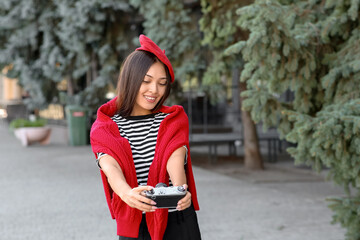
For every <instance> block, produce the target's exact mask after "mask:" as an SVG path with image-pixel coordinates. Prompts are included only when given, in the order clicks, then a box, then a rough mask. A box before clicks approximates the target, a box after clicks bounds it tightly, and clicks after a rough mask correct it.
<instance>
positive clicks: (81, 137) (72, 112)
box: [65, 105, 88, 146]
mask: <svg viewBox="0 0 360 240" xmlns="http://www.w3.org/2000/svg"><path fill="white" fill-rule="evenodd" d="M65 113H66V119H67V124H68V135H69V136H68V138H69V143H70V145H72V146H81V145H87V143H88V132H87V116H86V114H87V109H86V108H84V107H82V106H77V105H68V106H66V107H65Z"/></svg>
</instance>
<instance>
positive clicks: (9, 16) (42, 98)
mask: <svg viewBox="0 0 360 240" xmlns="http://www.w3.org/2000/svg"><path fill="white" fill-rule="evenodd" d="M54 7H55V6H54V4H53V3H52V2H51V1H50V2H49V1H42V0H38V1H35V0H30V1H23V0H13V1H12V0H4V1H1V3H0V22H1V25H0V32H1V40H2V41H1V43H0V67H1V69H2V68H3V67H4V66H6V65H9V66H11V68H10V71H9V72H8V76H9V77H12V78H19V82H20V84H21V85H22V86H23V88H24V90H25V91H27V92H28V93H29V94H30V95H31V96H32V98H31V99H26V100H25V101H26V103H27V104H28V105H29V108H30V109H34V108H36V107H42V106H44V105H45V103H46V102H50V101H51V100H52V96H53V95H54V89H56V84H55V81H52V80H51V79H49V78H48V77H47V75H46V74H45V73H44V72H43V66H44V64H48V61H47V55H49V54H51V52H52V51H53V50H54V46H52V45H51V43H50V42H51V41H52V39H53V38H54V31H53V29H54V24H53V23H54V22H56V21H57V20H58V16H57V15H56V14H49V13H52V12H53V10H54ZM45 23H46V24H45Z"/></svg>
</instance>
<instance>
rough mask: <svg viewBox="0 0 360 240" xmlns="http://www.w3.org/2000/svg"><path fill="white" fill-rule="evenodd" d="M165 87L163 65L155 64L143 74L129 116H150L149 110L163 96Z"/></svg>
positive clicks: (165, 80)
mask: <svg viewBox="0 0 360 240" xmlns="http://www.w3.org/2000/svg"><path fill="white" fill-rule="evenodd" d="M166 85H167V79H166V72H165V68H164V65H163V64H162V63H160V62H155V63H154V64H153V65H151V67H150V68H149V71H148V72H147V73H146V74H145V77H144V80H143V82H142V84H141V86H140V89H139V92H138V94H137V97H136V102H135V105H134V108H133V110H132V112H131V116H140V115H147V114H151V110H152V109H153V108H155V106H156V104H157V103H158V102H159V101H160V99H161V98H162V97H163V96H164V94H165V90H166Z"/></svg>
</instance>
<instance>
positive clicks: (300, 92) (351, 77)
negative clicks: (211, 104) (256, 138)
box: [226, 0, 360, 240]
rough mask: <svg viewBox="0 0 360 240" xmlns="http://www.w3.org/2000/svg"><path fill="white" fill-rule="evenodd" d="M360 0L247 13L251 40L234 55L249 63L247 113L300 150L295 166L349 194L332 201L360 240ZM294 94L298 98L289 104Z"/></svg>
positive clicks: (262, 3) (242, 19)
mask: <svg viewBox="0 0 360 240" xmlns="http://www.w3.org/2000/svg"><path fill="white" fill-rule="evenodd" d="M359 5H360V1H358V0H353V1H335V0H326V1H316V0H312V1H300V0H299V1H286V0H283V1H276V0H257V1H255V2H254V4H252V5H249V6H246V7H243V8H240V9H239V10H238V11H237V13H238V15H239V16H238V19H237V25H238V27H239V28H241V29H243V30H247V31H249V33H250V34H249V37H248V39H246V40H241V41H238V42H237V43H235V44H233V45H232V46H231V47H229V48H228V49H227V50H226V54H227V55H229V56H233V55H237V54H239V53H240V54H241V56H242V58H243V59H244V61H245V65H244V70H243V71H242V73H241V81H243V82H246V84H247V87H248V90H247V91H246V92H244V93H243V96H244V97H246V100H245V102H244V107H245V108H246V109H247V110H249V111H250V112H251V115H252V118H253V119H254V120H255V121H257V122H258V121H262V122H263V123H264V126H265V127H270V126H275V127H277V128H278V131H279V133H280V134H281V136H282V137H285V138H286V139H287V140H288V141H290V142H293V143H295V144H296V146H295V147H292V148H289V149H288V152H289V153H290V154H291V155H292V156H293V157H294V159H295V163H296V164H300V163H305V164H308V165H310V166H312V167H313V168H314V169H316V170H317V171H320V170H321V169H322V168H323V167H326V168H329V169H330V173H329V177H330V178H331V179H333V180H334V181H335V182H336V183H337V184H339V185H341V186H343V187H344V189H345V194H346V196H345V197H339V198H336V199H330V201H331V205H330V207H331V208H332V209H333V210H334V211H335V214H334V218H333V219H334V222H335V223H336V222H338V223H341V225H342V226H343V227H345V228H346V229H347V234H346V239H349V240H358V239H360V147H359V146H360V145H359V144H360V131H359V130H360V78H359V77H360V47H359V46H360V25H359ZM288 91H290V92H291V93H292V94H293V99H292V100H289V101H285V100H283V98H282V97H281V96H282V95H283V94H284V93H286V92H288Z"/></svg>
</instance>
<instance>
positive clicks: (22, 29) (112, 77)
mask: <svg viewBox="0 0 360 240" xmlns="http://www.w3.org/2000/svg"><path fill="white" fill-rule="evenodd" d="M134 18H135V16H134V15H133V10H132V8H131V7H130V6H129V4H128V2H127V1H126V0H123V1H115V0H105V1H99V0H94V1H85V0H80V1H75V0H59V1H44V0H4V1H1V3H0V20H1V26H0V30H1V31H0V32H1V34H0V38H1V39H2V40H4V41H3V42H2V43H0V66H4V65H11V66H13V67H12V71H10V72H9V73H8V75H10V76H11V77H17V78H18V79H19V82H20V84H21V85H22V86H23V88H24V89H25V91H26V92H28V93H29V95H30V98H29V99H27V102H26V103H27V105H28V107H29V108H31V109H34V108H42V107H46V106H47V104H48V103H50V102H52V101H59V96H58V95H59V93H58V90H57V84H58V83H59V82H60V81H63V80H64V79H65V80H66V81H67V83H68V101H67V103H69V104H74V103H75V104H81V105H83V106H90V107H93V109H95V108H96V107H97V106H98V104H99V103H101V102H103V101H104V99H105V93H106V92H107V91H108V89H107V86H108V85H109V84H112V85H113V86H115V85H116V80H117V75H118V72H119V68H120V65H121V62H122V60H123V59H124V57H125V56H126V55H127V54H128V53H129V51H130V50H133V49H134V47H135V46H134V45H133V44H132V40H133V37H134V36H136V35H137V32H136V31H131V29H134V30H137V23H136V22H134Z"/></svg>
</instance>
